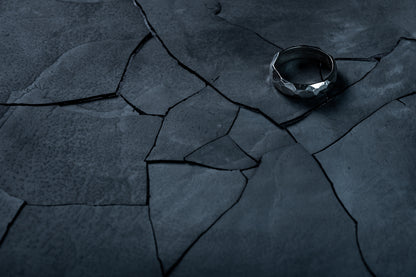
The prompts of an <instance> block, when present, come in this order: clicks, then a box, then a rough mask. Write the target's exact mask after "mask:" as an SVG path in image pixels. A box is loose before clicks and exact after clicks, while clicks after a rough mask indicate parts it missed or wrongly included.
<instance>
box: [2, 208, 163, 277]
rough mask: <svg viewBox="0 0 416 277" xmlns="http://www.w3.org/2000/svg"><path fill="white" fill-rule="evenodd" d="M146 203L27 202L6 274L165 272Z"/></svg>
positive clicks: (9, 243) (8, 251)
mask: <svg viewBox="0 0 416 277" xmlns="http://www.w3.org/2000/svg"><path fill="white" fill-rule="evenodd" d="M155 252H156V251H155V245H154V241H153V236H152V230H151V227H150V223H149V220H148V212H147V207H121V206H111V207H90V206H61V207H34V206H26V207H25V208H24V209H23V210H22V212H21V214H20V215H19V217H18V219H17V220H16V221H15V222H14V224H13V227H12V230H11V231H10V232H9V234H8V235H7V239H6V240H5V241H4V242H3V245H2V246H1V247H0V275H1V276H161V275H162V274H161V271H160V266H159V264H158V262H157V259H156V253H155Z"/></svg>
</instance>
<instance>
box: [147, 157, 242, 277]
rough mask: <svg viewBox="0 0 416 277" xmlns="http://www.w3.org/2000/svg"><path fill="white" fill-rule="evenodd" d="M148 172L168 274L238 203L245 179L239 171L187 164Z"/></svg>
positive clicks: (156, 166) (158, 166)
mask: <svg viewBox="0 0 416 277" xmlns="http://www.w3.org/2000/svg"><path fill="white" fill-rule="evenodd" d="M149 172H150V210H151V213H150V214H151V217H152V222H153V226H154V229H155V233H156V239H157V243H158V247H159V256H160V258H161V259H162V261H163V264H164V267H165V271H167V270H168V269H169V268H170V267H171V266H172V265H173V264H174V263H175V262H176V261H177V260H178V258H179V257H180V256H181V255H182V254H183V252H184V251H185V250H186V249H187V248H188V247H189V246H190V245H191V244H192V243H193V241H195V240H196V239H197V238H198V236H199V235H200V234H202V233H203V232H204V231H205V230H207V229H208V227H209V226H210V225H211V224H213V222H214V221H215V220H216V219H217V218H218V217H219V216H220V215H221V214H222V213H223V212H224V211H225V210H226V209H227V208H229V207H230V206H231V205H232V204H233V203H234V202H235V201H236V200H237V198H238V197H239V195H240V193H241V191H242V189H243V187H244V185H245V178H244V177H243V176H242V175H241V173H240V172H238V171H218V170H213V169H208V168H202V167H198V166H190V165H184V164H154V165H150V167H149ZM198 275H199V274H198Z"/></svg>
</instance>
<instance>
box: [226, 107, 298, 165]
mask: <svg viewBox="0 0 416 277" xmlns="http://www.w3.org/2000/svg"><path fill="white" fill-rule="evenodd" d="M230 137H231V138H232V139H233V140H234V141H235V142H236V143H237V144H238V145H239V146H240V147H241V148H242V149H244V150H245V151H246V152H247V153H248V154H250V155H251V156H253V157H254V158H255V159H260V158H261V157H262V156H263V154H265V153H267V152H269V151H272V150H274V149H276V148H279V147H283V146H287V145H290V144H293V143H294V140H293V139H292V138H291V137H290V136H289V134H288V133H287V132H285V131H284V130H283V129H280V128H279V127H276V126H275V125H274V124H273V123H271V122H270V121H269V120H267V119H266V118H265V117H263V116H262V115H260V114H258V113H255V112H251V111H249V110H247V109H243V108H242V109H240V112H239V114H238V117H237V120H236V121H235V123H234V125H233V128H231V131H230Z"/></svg>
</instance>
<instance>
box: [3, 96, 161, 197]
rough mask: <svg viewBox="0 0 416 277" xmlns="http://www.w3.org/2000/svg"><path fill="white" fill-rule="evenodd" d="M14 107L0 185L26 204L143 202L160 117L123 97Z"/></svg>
mask: <svg viewBox="0 0 416 277" xmlns="http://www.w3.org/2000/svg"><path fill="white" fill-rule="evenodd" d="M106 101H108V102H107V104H103V103H102V101H99V102H94V103H88V104H84V105H79V106H66V107H58V106H55V107H15V108H13V109H10V110H9V111H8V113H7V114H6V115H5V116H4V117H5V118H6V119H5V120H3V124H2V127H1V129H0V171H1V172H2V174H1V175H0V188H2V189H4V190H5V191H7V192H8V193H10V194H12V195H13V196H17V197H19V198H21V199H24V200H26V201H27V202H28V203H40V204H64V203H91V204H120V203H124V204H143V203H145V202H146V164H145V162H144V158H145V156H146V154H147V153H148V151H150V148H151V146H152V145H153V141H154V139H155V137H156V134H157V131H158V129H159V127H160V124H161V119H160V118H158V117H154V116H144V115H139V114H138V113H136V112H134V111H133V109H132V108H131V107H130V106H126V104H125V103H123V100H122V99H121V98H117V99H113V100H106Z"/></svg>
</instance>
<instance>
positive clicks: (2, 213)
mask: <svg viewBox="0 0 416 277" xmlns="http://www.w3.org/2000/svg"><path fill="white" fill-rule="evenodd" d="M22 205H23V201H22V200H20V199H18V198H15V197H12V196H10V195H8V194H7V193H5V192H4V191H3V190H1V189H0V242H1V241H2V240H3V236H4V234H6V232H7V230H8V228H9V225H10V224H11V223H12V221H13V219H14V218H15V216H16V215H17V213H18V212H19V210H20V208H21V206H22Z"/></svg>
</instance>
